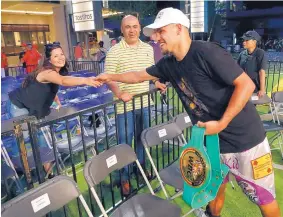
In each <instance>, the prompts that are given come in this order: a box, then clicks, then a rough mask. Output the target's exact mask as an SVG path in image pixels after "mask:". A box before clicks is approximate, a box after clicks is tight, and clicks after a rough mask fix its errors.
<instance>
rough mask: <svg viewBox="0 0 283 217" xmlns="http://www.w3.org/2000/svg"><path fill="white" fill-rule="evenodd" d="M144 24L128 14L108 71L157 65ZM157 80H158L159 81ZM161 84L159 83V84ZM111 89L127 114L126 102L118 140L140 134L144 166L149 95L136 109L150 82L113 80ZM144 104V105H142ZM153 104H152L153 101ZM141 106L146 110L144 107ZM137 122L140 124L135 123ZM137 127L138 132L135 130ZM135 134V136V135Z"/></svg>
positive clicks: (124, 181) (125, 181)
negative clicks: (143, 135)
mask: <svg viewBox="0 0 283 217" xmlns="http://www.w3.org/2000/svg"><path fill="white" fill-rule="evenodd" d="M140 31H141V27H140V24H139V21H138V19H137V18H136V17H134V16H132V15H128V16H125V17H124V18H123V20H122V23H121V32H122V33H123V38H122V40H121V41H120V42H119V43H118V44H116V45H114V46H113V47H111V49H110V51H109V52H108V54H107V57H106V61H105V72H106V73H108V74H120V73H123V72H127V71H133V70H134V71H139V70H142V69H144V68H146V67H150V66H152V65H154V54H153V49H152V47H151V46H150V45H148V44H146V43H144V42H142V41H141V40H140V39H139V36H140ZM156 83H157V82H156ZM157 85H158V83H157ZM108 86H109V88H110V89H111V91H112V92H113V93H114V95H115V97H116V99H121V100H123V101H124V102H128V103H126V108H125V110H126V115H125V114H124V104H123V103H119V104H118V105H117V114H118V116H117V120H118V123H117V126H116V127H118V137H119V138H118V140H119V143H120V144H129V145H131V144H132V140H133V136H135V137H136V153H137V156H138V159H139V161H140V162H141V164H142V165H143V164H144V163H145V162H144V150H143V145H142V143H141V140H140V135H141V132H142V130H143V129H145V128H147V127H149V111H148V106H149V101H148V97H147V95H145V96H144V97H142V100H141V98H140V97H138V98H136V99H135V102H134V103H135V112H134V111H133V103H132V97H133V95H136V94H140V93H144V92H147V91H149V82H148V81H145V82H142V83H139V84H124V83H116V82H110V83H108ZM141 104H142V105H141ZM151 104H152V103H151ZM141 107H142V108H143V109H141ZM125 116H126V118H127V131H126V130H125V128H126V127H125V122H126V120H125ZM134 125H136V127H135V126H134ZM135 129H136V132H135ZM134 134H135V135H134ZM128 179H129V177H128V167H126V168H124V171H123V173H122V189H123V194H124V195H125V196H126V195H128V194H129V193H130V186H129V181H128Z"/></svg>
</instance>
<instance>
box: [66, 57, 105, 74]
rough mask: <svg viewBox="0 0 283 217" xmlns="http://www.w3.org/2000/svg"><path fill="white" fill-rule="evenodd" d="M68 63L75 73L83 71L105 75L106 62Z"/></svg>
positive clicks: (73, 61)
mask: <svg viewBox="0 0 283 217" xmlns="http://www.w3.org/2000/svg"><path fill="white" fill-rule="evenodd" d="M68 63H69V66H70V69H71V70H72V71H75V72H78V71H82V70H83V71H89V72H95V73H96V74H100V73H103V71H104V61H89V60H86V61H77V60H71V61H69V62H68Z"/></svg>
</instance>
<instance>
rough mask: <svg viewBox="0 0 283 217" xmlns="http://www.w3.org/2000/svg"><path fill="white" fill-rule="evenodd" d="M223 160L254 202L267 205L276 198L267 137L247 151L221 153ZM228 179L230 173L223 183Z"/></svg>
mask: <svg viewBox="0 0 283 217" xmlns="http://www.w3.org/2000/svg"><path fill="white" fill-rule="evenodd" d="M221 160H222V162H223V163H224V164H226V165H227V166H228V167H229V168H230V173H231V174H232V175H233V176H234V177H235V179H236V181H237V183H238V185H239V186H240V187H241V188H242V190H243V192H244V193H245V194H246V195H247V197H248V198H249V199H250V200H251V201H252V202H254V203H256V204H257V205H265V204H269V203H271V202H272V201H273V200H274V199H275V183H274V171H273V165H272V158H271V152H270V147H269V143H268V140H267V138H265V139H264V141H263V142H261V143H260V144H258V145H257V146H255V147H253V148H251V149H249V150H247V151H244V152H240V153H228V154H221ZM228 181H229V174H228V175H227V176H226V177H225V179H224V181H223V184H225V183H227V182H228Z"/></svg>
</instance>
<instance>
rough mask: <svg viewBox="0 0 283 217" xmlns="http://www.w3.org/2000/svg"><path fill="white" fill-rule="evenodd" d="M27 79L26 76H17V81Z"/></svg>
mask: <svg viewBox="0 0 283 217" xmlns="http://www.w3.org/2000/svg"><path fill="white" fill-rule="evenodd" d="M26 77H27V75H26V74H22V75H17V76H16V79H17V80H20V79H25V78H26Z"/></svg>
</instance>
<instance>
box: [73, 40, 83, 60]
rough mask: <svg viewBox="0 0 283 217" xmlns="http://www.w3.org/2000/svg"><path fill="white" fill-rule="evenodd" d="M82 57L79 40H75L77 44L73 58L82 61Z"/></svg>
mask: <svg viewBox="0 0 283 217" xmlns="http://www.w3.org/2000/svg"><path fill="white" fill-rule="evenodd" d="M83 58H84V53H83V48H82V45H81V42H77V46H76V47H75V60H77V61H82V60H83Z"/></svg>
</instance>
